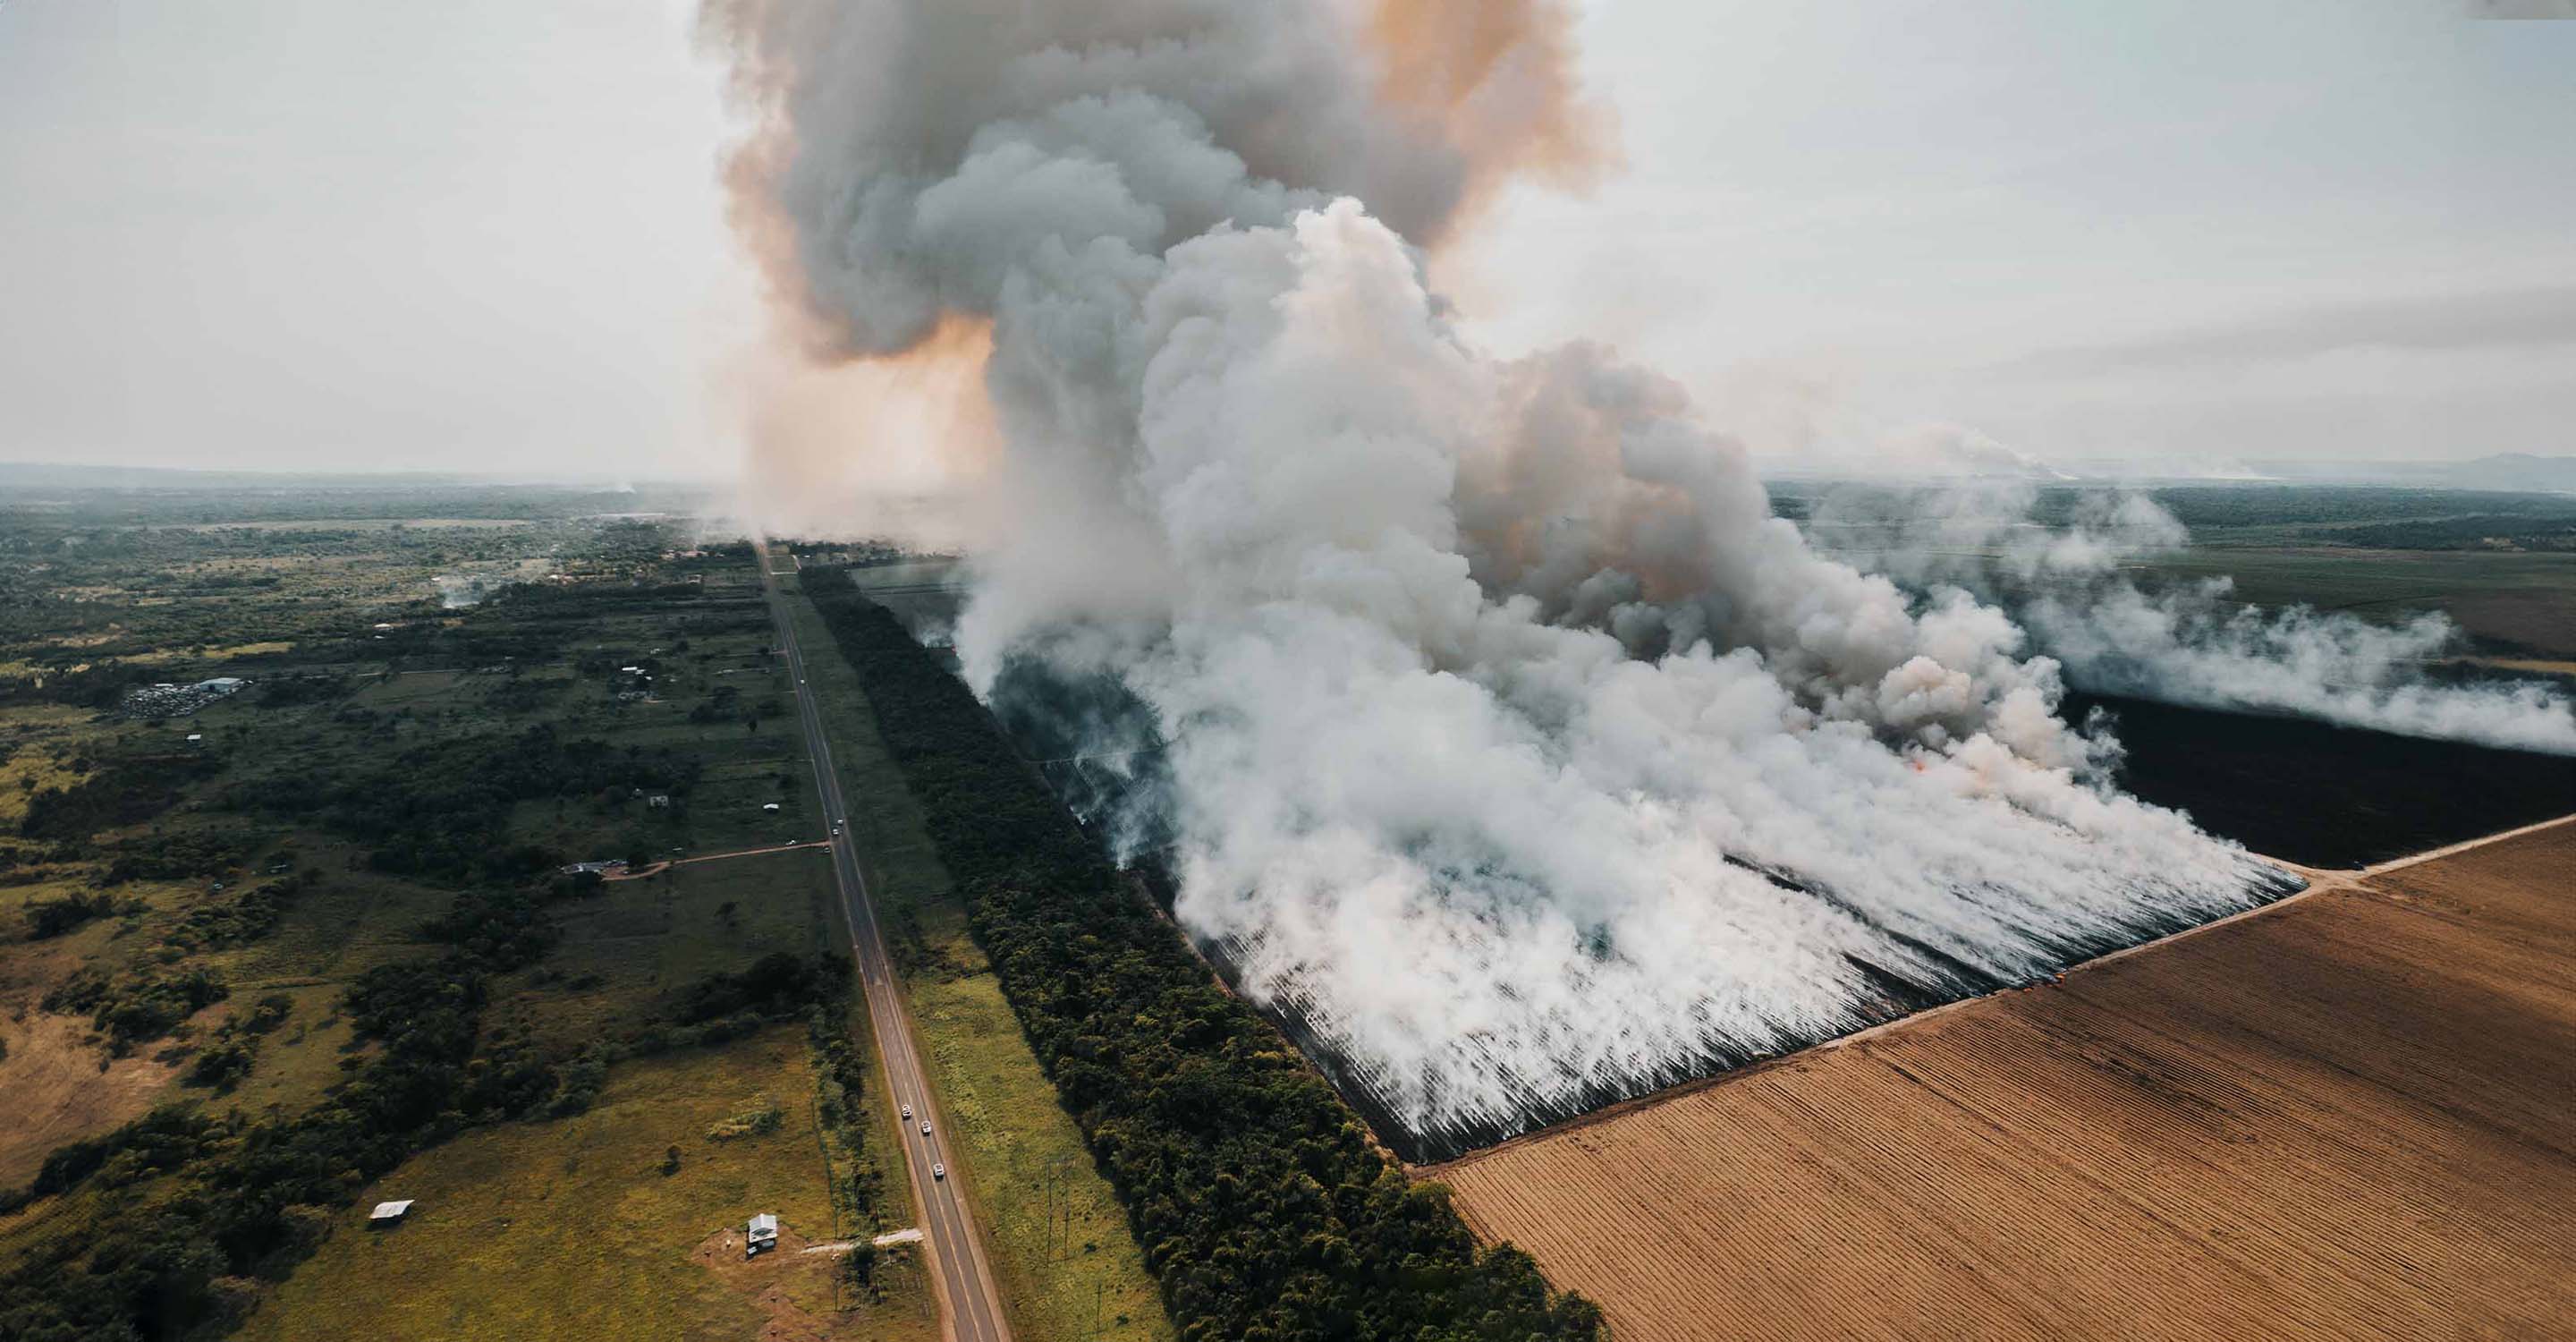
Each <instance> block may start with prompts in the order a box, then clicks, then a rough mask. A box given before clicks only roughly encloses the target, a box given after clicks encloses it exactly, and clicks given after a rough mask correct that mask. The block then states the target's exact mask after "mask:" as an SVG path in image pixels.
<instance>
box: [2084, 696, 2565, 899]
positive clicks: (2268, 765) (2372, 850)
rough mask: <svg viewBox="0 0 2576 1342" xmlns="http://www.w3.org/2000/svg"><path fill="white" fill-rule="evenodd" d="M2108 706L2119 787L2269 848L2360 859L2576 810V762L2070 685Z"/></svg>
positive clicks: (2303, 856)
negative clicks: (2123, 753) (2118, 755)
mask: <svg viewBox="0 0 2576 1342" xmlns="http://www.w3.org/2000/svg"><path fill="white" fill-rule="evenodd" d="M2097 708H2098V709H2100V710H2102V711H2103V712H2105V713H2107V714H2108V715H2109V716H2110V718H2111V721H2112V723H2113V727H2114V731H2115V733H2116V734H2117V735H2118V736H2119V738H2120V742H2121V744H2122V745H2124V746H2126V747H2127V748H2128V759H2127V761H2126V762H2125V763H2124V764H2123V765H2122V767H2121V770H2120V784H2121V786H2122V787H2123V788H2125V789H2127V790H2128V791H2130V792H2132V793H2135V794H2136V795H2137V796H2139V797H2141V798H2143V799H2145V800H2147V801H2151V802H2154V803H2155V804H2157V805H2159V806H2170V807H2173V808H2175V809H2177V810H2181V811H2186V812H2189V813H2190V815H2191V817H2192V819H2193V820H2195V821H2197V822H2199V824H2200V827H2201V828H2203V829H2205V830H2208V831H2209V832H2210V833H2212V834H2216V835H2219V836H2221V837H2224V838H2229V839H2234V840H2236V841H2237V842H2239V843H2241V844H2244V845H2245V846H2246V847H2247V848H2250V849H2252V850H2254V851H2255V852H2258V853H2261V854H2263V855H2265V856H2267V857H2277V858H2283V859H2286V860H2288V861H2291V862H2297V863H2301V864H2303V865H2306V866H2311V867H2359V866H2366V865H2368V864H2370V863H2373V862H2384V861H2387V860H2388V859H2390V858H2394V857H2404V856H2406V855H2407V854H2409V853H2419V852H2422V851H2424V850H2426V849H2428V848H2439V847H2442V846H2444V845H2445V844H2453V843H2458V842H2460V841H2462V840H2464V839H2474V838H2477V837H2479V836H2480V835H2485V834H2493V833H2495V832H2497V831H2499V830H2507V829H2513V828H2515V827H2517V826H2521V825H2529V824H2534V823H2536V822H2539V821H2542V820H2549V819H2554V818H2556V817H2558V816H2562V815H2567V814H2569V813H2570V812H2576V758H2571V757H2568V756H2564V755H2540V754H2533V753H2530V752H2526V751H2518V750H2495V749H2491V748H2489V747H2486V746H2472V745H2462V744H2459V743H2458V742H2453V741H2427V740H2420V739H2418V738H2415V737H2411V736H2391V735H2389V734H2388V733H2386V732H2373V731H2363V730H2361V729H2358V728H2353V727H2337V726H2332V725H2330V724H2327V723H2322V722H2315V721H2310V720H2308V719H2304V718H2286V717H2272V716H2266V715H2259V714H2251V713H2223V712H2219V711H2217V710H2214V709H2207V708H2186V707H2181V706H2178V705H2174V704H2160V703H2152V702H2149V701H2147V700H2143V699H2123V698H2116V697H2110V696H2102V695H2070V696H2069V697H2068V699H2067V703H2066V713H2067V717H2068V718H2069V720H2071V721H2078V722H2080V721H2082V720H2084V718H2085V716H2086V715H2087V714H2089V713H2091V712H2092V711H2093V710H2095V709H2097Z"/></svg>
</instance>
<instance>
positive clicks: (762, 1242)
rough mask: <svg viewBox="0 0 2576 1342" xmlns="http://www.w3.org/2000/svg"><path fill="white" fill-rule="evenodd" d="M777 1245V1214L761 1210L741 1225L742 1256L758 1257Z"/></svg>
mask: <svg viewBox="0 0 2576 1342" xmlns="http://www.w3.org/2000/svg"><path fill="white" fill-rule="evenodd" d="M777 1247H778V1214H777V1213H776V1212H762V1213H760V1214H759V1215H758V1216H754V1217H753V1218H751V1219H750V1220H749V1221H746V1222H744V1223H743V1227H742V1256H743V1257H745V1258H758V1257H759V1256H760V1255H762V1254H764V1253H767V1252H768V1251H770V1250H772V1249H775V1248H777Z"/></svg>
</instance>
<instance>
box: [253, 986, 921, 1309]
mask: <svg viewBox="0 0 2576 1342" xmlns="http://www.w3.org/2000/svg"><path fill="white" fill-rule="evenodd" d="M812 1094H813V1077H812V1073H811V1071H810V1070H809V1068H808V1066H807V1060H806V1046H805V1039H804V1032H803V1030H802V1029H801V1028H799V1027H795V1026H779V1027H774V1028H772V1029H769V1030H765V1031H763V1032H762V1033H760V1034H758V1035H755V1036H753V1037H751V1038H748V1039H744V1040H740V1041H737V1042H735V1043H734V1044H732V1045H730V1046H727V1047H725V1048H723V1049H717V1050H693V1051H687V1052H682V1053H674V1054H670V1055H666V1056H664V1057H659V1058H653V1059H648V1060H645V1061H641V1062H635V1063H630V1064H625V1065H621V1066H619V1067H617V1068H616V1069H614V1071H613V1072H612V1073H611V1075H610V1079H609V1083H608V1085H607V1087H606V1089H605V1090H603V1091H602V1092H601V1094H600V1098H599V1102H598V1103H597V1104H596V1105H595V1106H594V1107H593V1108H592V1109H591V1110H590V1111H589V1112H588V1113H585V1114H582V1115H579V1116H577V1117H574V1118H569V1119H562V1120H558V1121H554V1122H546V1123H512V1124H503V1125H499V1126H495V1127H489V1128H482V1129H477V1130H475V1131H472V1132H468V1133H466V1134H464V1135H463V1136H460V1137H458V1138H457V1139H455V1140H454V1141H451V1142H448V1143H446V1144H444V1145H442V1146H439V1147H437V1148H435V1149H433V1150H430V1151H427V1152H424V1153H423V1154H421V1155H419V1156H417V1157H415V1158H413V1159H411V1160H409V1161H406V1162H404V1164H403V1165H402V1166H401V1167H400V1168H399V1169H397V1170H395V1171H394V1172H393V1173H392V1174H391V1175H389V1176H387V1177H386V1178H385V1179H383V1180H381V1181H379V1182H378V1183H377V1184H375V1185H373V1186H371V1187H369V1188H367V1189H366V1190H364V1191H362V1192H361V1193H360V1194H359V1196H358V1199H357V1201H356V1203H355V1205H353V1206H351V1207H349V1208H346V1209H344V1210H342V1211H339V1212H337V1213H335V1217H336V1220H337V1224H335V1225H334V1227H333V1233H332V1236H331V1238H330V1239H329V1240H327V1241H326V1242H324V1244H323V1245H322V1247H321V1248H320V1249H319V1250H318V1251H317V1252H316V1253H315V1254H314V1255H313V1257H312V1258H311V1259H310V1260H308V1261H306V1262H305V1263H304V1264H303V1265H302V1266H300V1267H299V1268H297V1269H296V1271H295V1274H294V1275H293V1276H291V1277H289V1278H288V1279H287V1280H286V1282H285V1283H284V1284H283V1285H281V1286H280V1287H279V1288H278V1290H277V1293H276V1294H275V1296H274V1297H272V1298H271V1299H270V1300H268V1301H267V1302H266V1303H265V1304H263V1305H262V1306H261V1308H260V1310H259V1311H258V1313H256V1314H255V1315H253V1316H252V1318H251V1319H250V1321H249V1323H248V1324H247V1325H246V1326H244V1328H243V1329H242V1330H241V1333H240V1334H239V1335H240V1336H241V1337H243V1338H246V1339H252V1340H253V1342H293V1340H294V1339H304V1338H312V1339H335V1340H336V1339H341V1338H353V1337H368V1338H380V1339H409V1338H422V1339H428V1338H455V1337H495V1338H499V1337H507V1338H527V1339H543V1338H579V1339H594V1338H637V1339H642V1338H654V1339H664V1338H668V1339H702V1338H703V1339H719V1338H721V1339H727V1342H732V1340H734V1339H742V1338H749V1337H755V1336H760V1335H762V1329H763V1328H764V1327H766V1326H768V1325H770V1324H771V1323H772V1322H773V1321H777V1322H779V1323H781V1324H782V1325H784V1326H789V1327H793V1326H795V1325H796V1323H797V1322H799V1320H798V1318H797V1317H796V1316H802V1317H803V1318H804V1319H810V1320H813V1321H814V1322H816V1323H819V1324H820V1325H821V1326H822V1330H821V1331H819V1332H790V1333H787V1334H786V1335H788V1336H819V1337H835V1338H844V1337H845V1338H869V1339H876V1338H884V1339H889V1340H892V1339H911V1338H927V1337H929V1336H931V1335H932V1334H931V1332H930V1330H929V1329H928V1327H927V1326H926V1325H925V1319H926V1315H927V1312H928V1311H927V1308H926V1305H925V1303H924V1301H923V1300H922V1299H921V1297H920V1292H919V1290H918V1289H917V1288H916V1289H914V1290H910V1291H906V1292H904V1293H901V1294H899V1295H897V1296H894V1297H892V1298H889V1299H888V1300H887V1301H885V1302H883V1303H881V1304H875V1305H862V1306H860V1307H859V1308H857V1309H855V1310H853V1311H852V1312H850V1313H847V1314H843V1313H840V1312H838V1310H837V1308H836V1299H835V1296H836V1292H835V1283H834V1274H835V1272H836V1271H837V1266H838V1262H839V1260H838V1259H837V1258H836V1257H833V1256H830V1255H823V1254H816V1255H803V1254H798V1253H794V1252H784V1253H780V1254H777V1255H773V1256H769V1257H766V1258H763V1259H761V1260H758V1261H755V1262H753V1263H750V1264H744V1263H742V1261H741V1252H742V1251H741V1247H740V1239H739V1237H738V1231H739V1228H740V1225H741V1223H742V1221H743V1220H744V1219H745V1218H746V1217H748V1216H750V1215H751V1214H752V1213H754V1212H762V1211H768V1212H775V1213H777V1214H778V1216H779V1219H780V1220H781V1222H782V1223H784V1225H785V1226H786V1227H787V1229H788V1230H789V1231H791V1232H793V1233H794V1235H795V1236H797V1240H796V1241H795V1243H796V1245H798V1246H801V1244H802V1243H803V1241H804V1240H806V1239H811V1240H816V1241H820V1240H823V1239H826V1238H828V1237H829V1236H830V1234H831V1229H832V1224H833V1217H832V1207H831V1198H830V1193H829V1190H828V1185H827V1183H826V1178H827V1175H826V1171H825V1165H824V1158H823V1154H822V1149H821V1146H820V1139H819V1135H818V1134H817V1132H816V1130H815V1125H814V1109H813V1104H812V1100H811V1097H812ZM763 1097H767V1098H769V1099H773V1100H775V1101H777V1102H778V1104H779V1108H780V1111H781V1121H780V1123H779V1125H778V1127H777V1128H776V1129H775V1130H774V1131H771V1132H767V1133H763V1134H760V1135H756V1136H750V1137H740V1138H735V1139H733V1140H727V1141H718V1140H714V1139H711V1138H710V1137H709V1136H708V1129H709V1128H710V1127H712V1126H713V1125H715V1124H717V1123H718V1122H720V1121H722V1120H723V1119H725V1118H727V1117H729V1116H731V1115H733V1114H736V1113H738V1112H740V1111H741V1110H742V1109H743V1108H744V1107H745V1106H746V1105H747V1104H753V1103H757V1102H758V1101H759V1100H761V1099H762V1098H763ZM672 1147H677V1148H679V1150H680V1161H679V1168H678V1169H677V1170H676V1172H673V1173H670V1174H664V1173H663V1172H662V1170H663V1167H664V1164H665V1162H666V1160H667V1157H668V1153H669V1150H670V1148H672ZM394 1198H412V1199H416V1200H417V1202H418V1205H417V1206H416V1207H415V1208H414V1209H413V1212H412V1216H411V1218H410V1220H409V1221H408V1222H407V1223H405V1224H404V1225H402V1226H401V1227H399V1228H398V1229H394V1230H391V1231H369V1230H368V1229H367V1228H366V1214H367V1209H368V1208H369V1207H370V1206H372V1205H373V1204H374V1203H375V1202H377V1201H379V1200H387V1199H394ZM728 1228H731V1229H732V1230H734V1231H735V1232H737V1234H736V1237H735V1238H733V1239H731V1240H730V1241H726V1240H723V1239H721V1238H716V1239H714V1240H713V1242H711V1237H721V1236H722V1235H723V1234H724V1232H726V1231H727V1230H728ZM773 1294H774V1295H775V1296H776V1297H777V1298H776V1299H772V1298H770V1297H771V1296H772V1295H773ZM849 1294H850V1293H849V1292H848V1291H847V1290H846V1289H843V1290H841V1291H840V1292H839V1295H841V1296H843V1297H846V1296H848V1295H849ZM842 1303H846V1301H843V1302H842Z"/></svg>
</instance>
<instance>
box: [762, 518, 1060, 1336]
mask: <svg viewBox="0 0 2576 1342" xmlns="http://www.w3.org/2000/svg"><path fill="white" fill-rule="evenodd" d="M757 553H758V554H759V556H760V585H761V588H762V590H763V591H765V592H766V593H767V594H768V596H769V613H770V618H771V620H772V621H773V622H774V623H776V625H777V626H778V646H779V648H780V649H781V650H782V652H783V653H784V654H785V655H786V658H787V674H788V675H789V676H791V677H793V678H794V680H795V682H796V685H795V689H796V719H797V722H798V723H799V724H800V725H802V727H803V728H804V731H805V752H806V756H807V758H809V759H811V760H812V761H813V762H814V785H815V787H816V788H817V789H819V790H820V791H821V793H822V797H823V819H824V821H825V822H826V823H827V824H829V825H831V827H832V830H831V833H832V836H833V843H832V872H833V875H834V877H835V878H836V879H837V880H838V881H839V882H840V887H841V906H842V909H843V910H844V911H845V912H846V913H848V914H849V920H850V953H851V958H852V959H853V960H854V961H856V963H857V966H858V971H859V975H860V977H861V979H862V980H863V981H864V982H865V985H866V988H867V995H868V1019H869V1020H870V1021H871V1022H873V1023H874V1024H875V1026H876V1034H877V1056H878V1057H879V1058H881V1059H883V1060H884V1062H885V1070H886V1076H887V1080H888V1082H889V1084H890V1085H891V1086H892V1088H893V1092H894V1095H895V1097H896V1103H898V1104H908V1105H911V1106H912V1115H913V1117H912V1121H911V1122H909V1123H906V1124H904V1125H903V1154H904V1159H905V1161H906V1162H907V1163H909V1164H910V1165H911V1167H912V1187H913V1192H914V1194H915V1196H916V1197H917V1198H918V1200H919V1201H920V1203H921V1208H922V1221H921V1227H922V1230H923V1232H924V1234H925V1236H926V1237H927V1238H928V1240H929V1244H930V1265H931V1270H932V1271H933V1272H935V1273H936V1274H938V1279H939V1285H940V1293H941V1295H943V1296H944V1297H945V1298H946V1303H947V1307H948V1308H947V1318H946V1320H945V1322H946V1324H947V1333H948V1336H950V1337H953V1338H956V1339H958V1342H1009V1338H1010V1336H1011V1330H1010V1328H1009V1326H1008V1325H1007V1324H1005V1323H1004V1322H1003V1320H1002V1305H1001V1298H1000V1297H999V1296H998V1295H996V1294H995V1293H994V1290H993V1284H992V1283H993V1274H992V1271H991V1269H990V1267H989V1266H988V1265H987V1264H986V1263H985V1262H984V1251H983V1246H982V1245H981V1244H979V1243H977V1241H976V1238H975V1223H974V1221H973V1220H972V1219H971V1218H970V1216H969V1215H968V1212H967V1208H966V1200H965V1198H964V1197H963V1196H962V1195H960V1194H959V1192H958V1191H957V1181H956V1180H955V1179H954V1178H953V1177H952V1178H948V1179H933V1178H931V1177H930V1167H931V1166H932V1165H933V1164H934V1163H938V1162H941V1161H945V1160H946V1159H947V1157H946V1156H945V1155H943V1154H941V1149H940V1148H941V1143H942V1142H943V1141H945V1140H946V1124H945V1123H944V1122H942V1121H941V1119H940V1117H939V1114H938V1105H937V1104H936V1103H935V1102H934V1101H933V1100H932V1098H931V1094H930V1087H929V1086H928V1084H926V1082H925V1081H924V1078H923V1073H922V1070H921V1055H920V1054H919V1053H918V1052H917V1051H915V1049H914V1048H913V1043H912V1027H911V1023H910V1019H909V1017H907V1016H906V1015H905V1013H904V1007H903V998H902V995H901V994H900V993H899V992H898V991H897V989H896V988H895V982H894V971H893V967H892V965H891V964H889V963H888V961H887V959H886V953H885V939H884V938H883V937H882V936H881V935H880V934H879V933H878V930H877V912H876V906H875V905H874V904H873V903H871V902H870V901H869V899H868V882H867V877H866V876H864V875H863V874H861V873H860V871H859V859H858V854H857V852H856V851H855V849H854V845H855V842H856V840H855V839H854V838H853V836H852V835H851V834H850V832H849V823H848V821H849V808H848V807H847V806H845V805H843V804H842V800H841V779H840V775H839V773H837V772H836V771H835V770H834V769H833V768H832V743H831V742H830V741H829V740H827V739H825V737H824V734H823V719H822V715H821V714H820V713H819V712H817V711H816V710H815V707H814V698H813V694H812V692H811V690H810V689H809V688H808V687H807V685H806V684H805V653H804V650H803V649H801V648H799V647H798V646H797V645H796V625H795V622H794V621H792V620H790V619H789V618H788V616H787V606H786V604H785V598H784V597H782V596H781V595H780V593H779V590H778V582H777V575H776V574H774V573H772V572H771V571H770V567H769V565H770V557H769V548H768V547H767V546H765V545H764V546H760V547H758V550H757ZM924 1122H928V1123H929V1124H930V1125H931V1131H930V1133H929V1134H928V1135H924V1134H923V1133H922V1131H921V1125H922V1124H923V1123H924Z"/></svg>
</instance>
